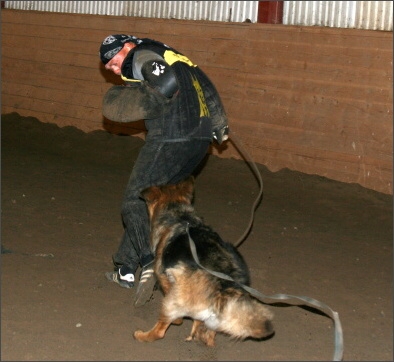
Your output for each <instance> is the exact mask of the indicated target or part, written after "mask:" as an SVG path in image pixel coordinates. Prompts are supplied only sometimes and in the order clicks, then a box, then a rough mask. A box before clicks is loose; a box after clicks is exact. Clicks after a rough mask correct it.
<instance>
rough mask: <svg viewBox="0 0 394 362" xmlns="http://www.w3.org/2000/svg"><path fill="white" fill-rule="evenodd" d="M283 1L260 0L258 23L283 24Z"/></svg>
mask: <svg viewBox="0 0 394 362" xmlns="http://www.w3.org/2000/svg"><path fill="white" fill-rule="evenodd" d="M282 19H283V1H259V10H258V16H257V22H258V23H266V24H282V23H283V21H282Z"/></svg>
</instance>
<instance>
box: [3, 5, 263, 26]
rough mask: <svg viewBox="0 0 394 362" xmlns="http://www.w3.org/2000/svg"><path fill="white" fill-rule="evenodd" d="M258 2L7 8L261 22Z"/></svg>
mask: <svg viewBox="0 0 394 362" xmlns="http://www.w3.org/2000/svg"><path fill="white" fill-rule="evenodd" d="M258 3H259V2H258V1H6V2H5V8H8V9H20V10H37V11H53V12H60V13H78V14H93V15H119V16H138V17H146V18H164V19H170V18H171V19H182V20H210V21H227V22H243V21H245V20H246V19H249V20H250V21H251V22H253V23H256V22H257V14H258Z"/></svg>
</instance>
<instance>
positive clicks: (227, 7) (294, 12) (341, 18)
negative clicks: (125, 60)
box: [5, 1, 393, 31]
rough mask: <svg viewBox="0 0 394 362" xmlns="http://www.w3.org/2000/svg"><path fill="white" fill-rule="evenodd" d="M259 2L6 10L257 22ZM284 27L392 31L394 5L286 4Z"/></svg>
mask: <svg viewBox="0 0 394 362" xmlns="http://www.w3.org/2000/svg"><path fill="white" fill-rule="evenodd" d="M258 6H259V1H5V8H8V9H20V10H38V11H53V12H60V13H78V14H92V15H115V16H116V15H118V16H137V17H146V18H163V19H170V18H171V19H182V20H209V21H224V22H243V21H245V20H246V19H248V20H250V21H251V22H252V23H256V22H257V17H258ZM283 24H285V25H305V26H328V27H335V28H356V29H370V30H385V31H392V30H393V2H392V1H284V6H283Z"/></svg>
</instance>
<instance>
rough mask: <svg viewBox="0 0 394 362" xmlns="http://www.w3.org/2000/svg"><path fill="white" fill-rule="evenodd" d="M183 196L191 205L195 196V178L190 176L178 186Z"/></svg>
mask: <svg viewBox="0 0 394 362" xmlns="http://www.w3.org/2000/svg"><path fill="white" fill-rule="evenodd" d="M178 188H179V191H180V192H181V194H182V195H183V196H184V197H185V198H186V199H187V200H188V201H189V202H190V203H191V201H192V199H193V195H194V177H193V176H189V177H188V178H187V179H186V180H184V181H183V182H181V183H180V184H178Z"/></svg>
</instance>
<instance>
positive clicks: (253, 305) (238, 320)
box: [218, 288, 274, 340]
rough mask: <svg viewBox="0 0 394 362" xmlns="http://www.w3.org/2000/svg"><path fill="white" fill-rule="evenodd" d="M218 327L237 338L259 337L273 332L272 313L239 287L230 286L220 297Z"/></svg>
mask: <svg viewBox="0 0 394 362" xmlns="http://www.w3.org/2000/svg"><path fill="white" fill-rule="evenodd" d="M220 304H221V306H220V307H219V310H220V317H219V320H220V327H219V328H218V329H220V330H221V331H222V332H224V333H226V334H228V335H230V336H231V337H232V338H234V339H237V340H243V339H245V338H256V339H261V338H264V337H268V336H270V335H271V334H272V333H273V332H274V327H273V325H272V319H273V314H272V313H271V312H270V311H269V310H268V308H267V307H265V306H264V304H263V303H261V302H260V301H259V300H257V299H256V298H254V297H252V296H251V295H250V294H249V293H248V292H246V291H244V290H242V289H241V288H234V289H232V288H230V289H227V290H226V291H225V292H222V297H221V298H220Z"/></svg>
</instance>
